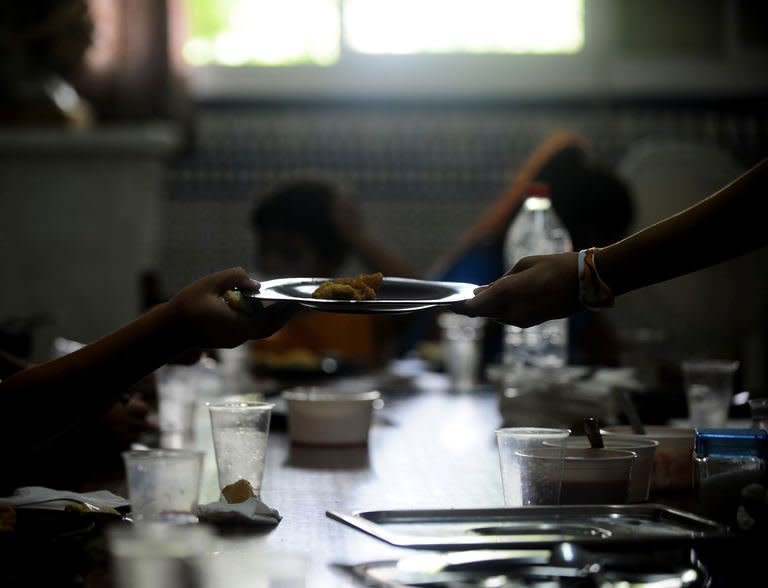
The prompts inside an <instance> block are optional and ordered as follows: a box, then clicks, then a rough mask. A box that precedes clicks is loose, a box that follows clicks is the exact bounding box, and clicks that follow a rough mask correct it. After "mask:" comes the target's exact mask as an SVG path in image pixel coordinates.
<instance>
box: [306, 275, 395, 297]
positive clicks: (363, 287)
mask: <svg viewBox="0 0 768 588" xmlns="http://www.w3.org/2000/svg"><path fill="white" fill-rule="evenodd" d="M383 279H384V276H383V275H382V273H381V272H376V273H375V274H361V275H359V276H357V277H356V278H337V279H335V280H330V281H328V282H323V283H322V284H320V285H319V286H318V287H317V289H316V290H315V291H314V292H312V298H323V299H326V300H376V291H377V290H378V289H379V286H381V282H382V280H383Z"/></svg>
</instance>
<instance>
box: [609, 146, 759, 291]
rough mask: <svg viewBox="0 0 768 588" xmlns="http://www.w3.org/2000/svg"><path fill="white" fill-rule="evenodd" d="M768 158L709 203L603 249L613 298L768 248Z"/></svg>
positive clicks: (709, 198)
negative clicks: (765, 204) (767, 204)
mask: <svg viewBox="0 0 768 588" xmlns="http://www.w3.org/2000/svg"><path fill="white" fill-rule="evenodd" d="M767 197H768V159H764V160H763V161H761V162H760V163H758V164H757V165H756V166H755V167H753V168H752V169H750V170H749V171H747V172H746V173H745V174H743V175H742V176H740V177H739V178H737V179H736V180H734V181H733V182H731V183H730V184H728V185H727V186H725V187H723V188H722V189H720V190H718V191H717V192H715V193H714V194H712V195H711V196H709V197H708V198H705V199H704V200H702V201H701V202H699V203H697V204H695V205H694V206H691V207H690V208H688V209H686V210H683V211H682V212H679V213H677V214H676V215H674V216H671V217H669V218H667V219H665V220H663V221H660V222H658V223H656V224H655V225H652V226H650V227H648V228H646V229H644V230H642V231H639V232H637V233H635V234H634V235H631V236H629V237H627V238H626V239H623V240H622V241H619V242H618V243H615V244H613V245H610V246H609V247H605V248H603V249H600V250H599V251H598V252H597V254H596V256H595V259H596V264H597V267H598V271H599V272H600V276H601V277H602V278H603V280H604V281H605V282H606V284H608V285H609V286H610V287H611V289H612V290H613V292H614V294H615V295H620V294H624V293H625V292H629V291H631V290H636V289H638V288H642V287H644V286H649V285H651V284H656V283H658V282H663V281H665V280H668V279H671V278H675V277H678V276H682V275H685V274H688V273H691V272H694V271H697V270H700V269H702V268H705V267H709V266H711V265H715V264H717V263H720V262H721V261H725V260H727V259H731V258H733V257H737V256H739V255H742V254H744V253H747V252H749V251H753V250H755V249H757V248H759V247H762V246H764V245H766V244H768V231H766V230H765V218H764V217H763V215H762V214H760V211H761V210H762V207H761V206H760V204H761V202H762V201H763V200H765V199H766V198H767Z"/></svg>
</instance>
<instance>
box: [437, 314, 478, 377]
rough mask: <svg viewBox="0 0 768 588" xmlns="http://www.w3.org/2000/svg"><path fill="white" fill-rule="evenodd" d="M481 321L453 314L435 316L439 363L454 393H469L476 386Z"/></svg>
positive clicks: (476, 318)
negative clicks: (437, 328) (440, 361)
mask: <svg viewBox="0 0 768 588" xmlns="http://www.w3.org/2000/svg"><path fill="white" fill-rule="evenodd" d="M484 322H485V321H484V319H483V318H479V317H468V316H463V315H460V314H453V313H443V314H441V315H440V316H439V317H438V323H439V325H440V327H441V348H442V355H443V364H444V365H445V371H446V372H447V373H448V376H449V378H450V381H451V388H452V389H454V390H456V391H458V392H467V391H469V390H472V389H473V388H474V387H475V385H476V384H477V380H478V373H479V371H480V359H481V355H482V354H481V349H480V345H481V339H482V337H483V325H484Z"/></svg>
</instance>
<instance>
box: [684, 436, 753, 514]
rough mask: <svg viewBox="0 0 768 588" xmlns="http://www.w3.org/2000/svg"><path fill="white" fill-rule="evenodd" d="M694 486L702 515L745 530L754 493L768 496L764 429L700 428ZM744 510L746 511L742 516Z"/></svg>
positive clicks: (695, 456)
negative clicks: (751, 496)
mask: <svg viewBox="0 0 768 588" xmlns="http://www.w3.org/2000/svg"><path fill="white" fill-rule="evenodd" d="M693 464H694V487H695V492H696V504H697V508H698V510H699V512H700V513H701V514H702V515H704V516H707V517H709V518H712V519H715V520H717V521H720V522H722V523H726V524H729V525H732V526H734V527H740V528H744V524H743V521H739V520H737V516H738V517H743V515H744V514H748V513H746V511H745V510H744V509H745V507H746V508H747V509H748V507H749V502H750V494H752V493H754V491H755V490H757V491H758V492H761V493H762V494H763V495H764V494H765V487H766V465H767V464H768V432H766V431H765V430H762V429H697V430H696V439H695V442H694V454H693ZM740 507H741V510H742V512H741V513H739V509H740Z"/></svg>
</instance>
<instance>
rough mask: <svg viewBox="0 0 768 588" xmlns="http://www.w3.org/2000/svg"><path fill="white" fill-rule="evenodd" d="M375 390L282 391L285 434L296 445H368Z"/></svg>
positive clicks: (298, 389)
mask: <svg viewBox="0 0 768 588" xmlns="http://www.w3.org/2000/svg"><path fill="white" fill-rule="evenodd" d="M380 396H381V395H380V394H379V392H378V391H377V390H368V391H365V392H350V391H347V390H338V389H333V388H322V387H300V388H292V389H290V390H286V391H284V392H283V394H282V397H283V399H284V400H285V404H286V408H287V409H288V434H289V437H290V439H291V443H294V444H297V445H322V446H337V447H348V446H354V445H365V444H367V443H368V431H369V430H370V428H371V417H372V415H373V407H374V402H375V401H376V400H378V399H379V397H380Z"/></svg>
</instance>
